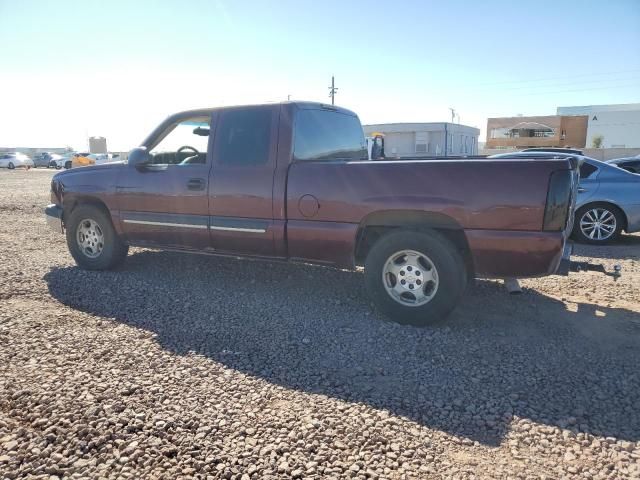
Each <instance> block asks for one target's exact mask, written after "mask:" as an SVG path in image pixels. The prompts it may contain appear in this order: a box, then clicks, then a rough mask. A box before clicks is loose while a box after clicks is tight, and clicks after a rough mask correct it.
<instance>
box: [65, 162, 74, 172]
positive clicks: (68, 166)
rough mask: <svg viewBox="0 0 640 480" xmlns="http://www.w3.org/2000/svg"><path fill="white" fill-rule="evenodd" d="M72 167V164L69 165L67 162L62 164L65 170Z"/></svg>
mask: <svg viewBox="0 0 640 480" xmlns="http://www.w3.org/2000/svg"><path fill="white" fill-rule="evenodd" d="M72 166H73V165H72V163H71V162H70V161H68V162H64V168H65V169H67V170H69V169H70V168H71V167H72Z"/></svg>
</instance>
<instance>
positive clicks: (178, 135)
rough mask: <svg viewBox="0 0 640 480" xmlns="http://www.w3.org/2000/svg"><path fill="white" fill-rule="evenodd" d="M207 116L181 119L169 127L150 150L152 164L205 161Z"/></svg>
mask: <svg viewBox="0 0 640 480" xmlns="http://www.w3.org/2000/svg"><path fill="white" fill-rule="evenodd" d="M210 123H211V122H210V118H209V117H195V118H190V119H187V120H183V121H181V122H179V123H177V124H176V125H175V126H173V127H172V128H170V129H169V130H168V132H167V133H166V134H165V136H164V138H162V140H160V142H159V143H158V144H157V145H156V146H154V147H153V148H152V149H151V151H150V152H149V153H150V154H151V163H153V164H154V165H197V164H200V165H203V164H205V163H206V162H207V148H208V145H209V130H210Z"/></svg>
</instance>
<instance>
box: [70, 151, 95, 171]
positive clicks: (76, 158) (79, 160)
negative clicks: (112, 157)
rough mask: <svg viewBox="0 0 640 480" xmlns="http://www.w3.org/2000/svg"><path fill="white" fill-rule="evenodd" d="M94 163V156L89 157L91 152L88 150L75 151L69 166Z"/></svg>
mask: <svg viewBox="0 0 640 480" xmlns="http://www.w3.org/2000/svg"><path fill="white" fill-rule="evenodd" d="M95 164H96V161H95V158H91V154H90V153H89V152H84V153H75V154H74V155H73V157H72V159H71V168H76V167H88V166H89V165H95ZM65 168H67V167H65Z"/></svg>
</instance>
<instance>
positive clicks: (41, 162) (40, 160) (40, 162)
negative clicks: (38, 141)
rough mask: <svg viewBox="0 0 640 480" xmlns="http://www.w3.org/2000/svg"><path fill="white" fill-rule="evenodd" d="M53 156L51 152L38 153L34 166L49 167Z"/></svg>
mask: <svg viewBox="0 0 640 480" xmlns="http://www.w3.org/2000/svg"><path fill="white" fill-rule="evenodd" d="M51 157H52V154H51V153H49V152H42V153H38V154H37V155H35V156H34V157H33V166H34V167H47V168H49V167H50V166H51Z"/></svg>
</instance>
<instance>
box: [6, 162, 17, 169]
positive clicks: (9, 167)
mask: <svg viewBox="0 0 640 480" xmlns="http://www.w3.org/2000/svg"><path fill="white" fill-rule="evenodd" d="M7 168H8V169H9V170H13V169H14V168H16V166H15V165H14V164H13V162H9V165H7Z"/></svg>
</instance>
